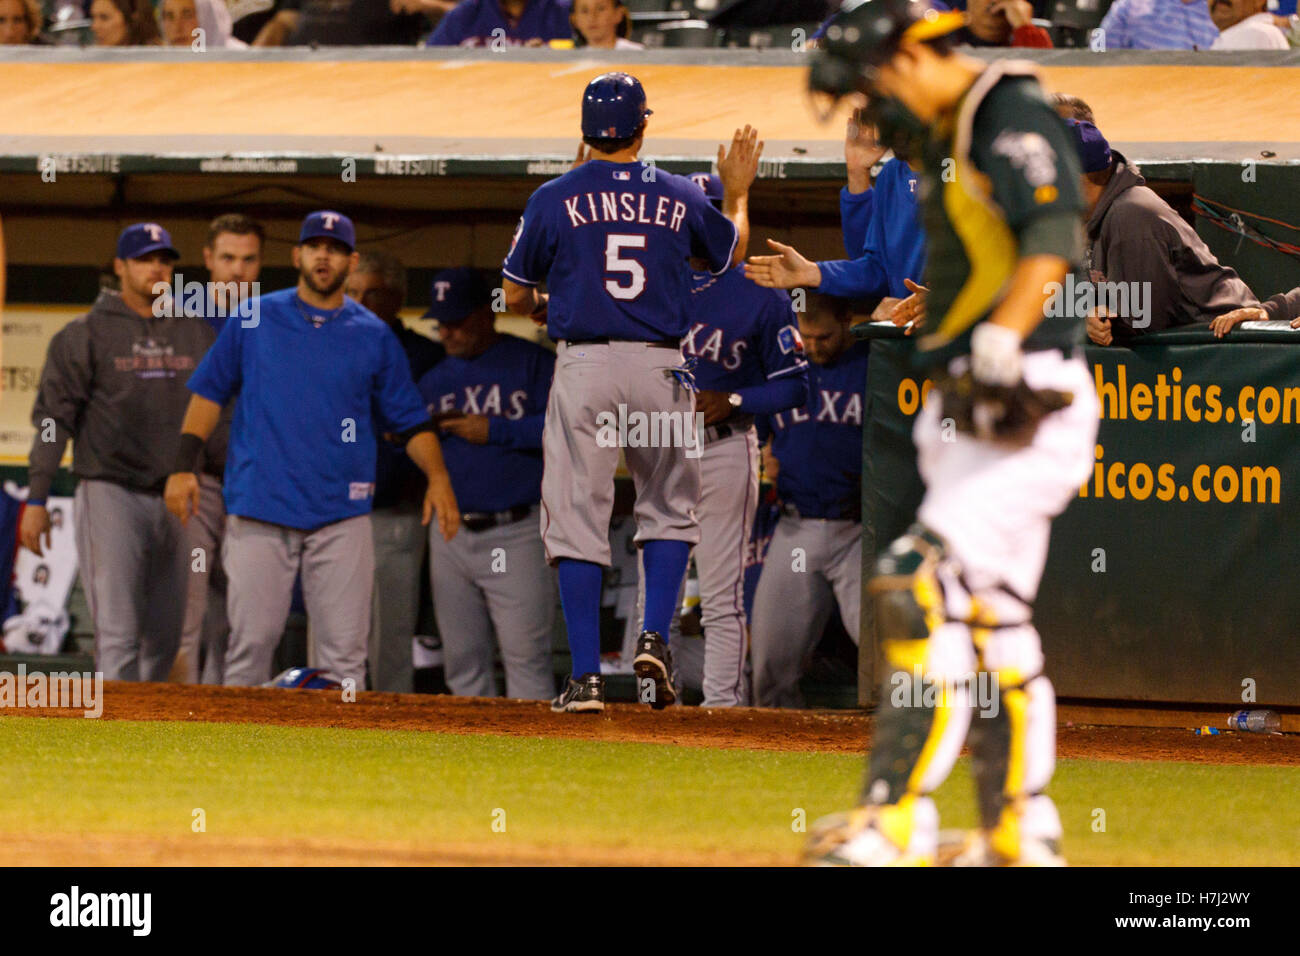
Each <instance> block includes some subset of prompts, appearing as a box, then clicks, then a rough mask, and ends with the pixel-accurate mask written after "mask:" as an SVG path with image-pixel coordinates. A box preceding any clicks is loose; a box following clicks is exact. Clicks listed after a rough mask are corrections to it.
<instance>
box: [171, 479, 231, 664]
mask: <svg viewBox="0 0 1300 956" xmlns="http://www.w3.org/2000/svg"><path fill="white" fill-rule="evenodd" d="M221 492H222V489H221V482H220V481H218V480H217V479H216V478H215V477H213V476H212V475H207V474H200V475H199V510H198V512H197V513H195V514H194V515H192V516H191V517H190V520H189V521H188V522H186V524H185V553H186V555H187V567H188V570H189V579H188V581H189V587H188V589H187V593H186V596H185V624H184V626H183V627H182V628H181V647H180V652H179V653H178V654H177V655H176V664H175V666H174V667H173V668H172V679H173V680H177V681H180V682H181V683H183V684H197V683H199V682H200V680H202V682H203V683H204V684H220V683H221V675H222V671H223V670H224V669H225V658H226V641H227V638H228V637H229V634H230V624H229V622H228V621H227V620H226V574H225V571H223V570H222V568H221V539H222V538H223V537H224V535H225V532H226V502H225V499H224V498H223V497H222V494H221ZM196 551H198V552H201V555H200V554H196ZM200 558H201V559H202V560H201V561H200ZM200 658H202V664H201V665H200ZM200 666H201V667H202V672H201V673H200Z"/></svg>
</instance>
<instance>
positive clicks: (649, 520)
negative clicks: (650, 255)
mask: <svg viewBox="0 0 1300 956" xmlns="http://www.w3.org/2000/svg"><path fill="white" fill-rule="evenodd" d="M681 364H682V353H681V350H680V349H671V348H664V347H662V346H656V345H650V344H648V343H645V342H609V343H605V344H595V345H592V344H576V345H570V344H568V343H565V342H562V343H560V346H559V348H558V350H557V352H556V362H555V379H554V382H553V383H552V385H551V395H550V399H549V400H548V401H547V404H546V427H545V429H544V430H543V432H542V454H543V456H544V459H545V462H546V470H545V471H544V473H543V474H542V541H543V543H544V544H545V546H546V556H547V558H548V559H549V560H550V561H552V562H554V561H558V560H559V559H560V558H574V559H577V560H579V561H591V562H593V563H595V564H601V565H604V566H606V567H608V566H609V564H610V557H611V556H610V550H609V518H610V513H611V512H612V510H613V507H614V472H615V471H616V470H617V469H618V459H619V452H620V451H621V452H622V453H623V456H624V458H625V460H626V462H627V470H628V471H629V472H631V473H632V483H633V485H634V486H635V488H636V505H635V506H634V508H633V514H634V516H635V517H636V527H637V531H636V542H637V544H641V543H643V542H646V541H658V540H667V541H685V542H687V543H688V544H692V545H693V544H695V543H696V542H698V541H699V540H700V528H699V525H698V524H697V523H696V519H695V514H696V508H697V507H698V506H699V502H700V442H701V441H702V439H703V436H702V435H699V434H698V432H697V431H696V419H695V417H694V412H695V394H694V393H693V392H691V391H689V390H688V389H687V388H685V387H684V386H683V385H682V384H681V382H679V381H678V379H677V378H676V377H675V376H674V375H673V369H674V368H678V367H680V366H681ZM620 425H622V426H623V427H620ZM439 627H441V625H439Z"/></svg>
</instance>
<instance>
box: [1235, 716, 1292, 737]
mask: <svg viewBox="0 0 1300 956" xmlns="http://www.w3.org/2000/svg"><path fill="white" fill-rule="evenodd" d="M1228 729H1229V730H1248V731H1250V732H1251V733H1255V734H1280V733H1281V732H1282V718H1281V717H1279V716H1278V715H1277V712H1276V711H1272V710H1239V711H1237V712H1236V713H1235V714H1233V715H1232V716H1231V717H1229V718H1228Z"/></svg>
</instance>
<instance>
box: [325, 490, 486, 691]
mask: <svg viewBox="0 0 1300 956" xmlns="http://www.w3.org/2000/svg"><path fill="white" fill-rule="evenodd" d="M420 518H421V514H420V510H419V509H418V508H412V507H410V506H403V507H394V508H376V509H375V510H374V511H372V512H371V513H370V530H371V532H372V533H373V535H374V539H375V593H374V600H373V601H372V602H371V608H370V652H369V661H370V689H371V690H385V691H395V692H397V693H402V694H409V693H411V692H412V691H413V690H414V689H415V665H414V662H413V661H412V658H411V640H412V639H413V638H414V636H415V621H416V617H417V616H418V614H419V610H420V566H421V564H423V562H424V549H425V546H426V545H425V541H426V538H425V535H426V534H427V530H426V529H425V527H424V525H423V524H421V523H420ZM433 527H437V524H436V522H435V523H434V524H433ZM462 533H463V532H462ZM314 633H315V629H314V628H313V635H314Z"/></svg>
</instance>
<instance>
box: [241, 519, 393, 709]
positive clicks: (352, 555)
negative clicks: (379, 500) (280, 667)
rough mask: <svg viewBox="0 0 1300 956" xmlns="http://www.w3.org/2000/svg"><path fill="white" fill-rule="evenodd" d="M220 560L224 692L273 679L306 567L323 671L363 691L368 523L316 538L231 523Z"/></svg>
mask: <svg viewBox="0 0 1300 956" xmlns="http://www.w3.org/2000/svg"><path fill="white" fill-rule="evenodd" d="M222 556H223V563H224V566H225V569H226V578H227V580H228V581H229V582H230V583H229V602H228V610H229V614H230V627H231V631H230V646H229V647H228V648H227V651H226V675H225V683H226V684H231V685H236V686H244V687H251V686H256V685H258V684H262V683H265V682H266V681H267V680H269V679H270V677H271V662H272V659H273V658H274V656H275V648H276V646H277V645H278V644H279V642H280V637H281V635H282V634H283V633H284V624H285V620H286V619H287V618H288V616H289V605H290V603H291V602H292V600H293V579H294V576H295V575H297V573H298V570H299V567H301V569H302V594H303V600H304V603H305V604H306V605H307V617H308V619H309V620H310V622H311V633H312V640H313V641H314V649H315V660H316V662H317V664H318V666H320V667H322V668H323V669H325V670H327V671H329V672H330V673H331V674H333V675H334V676H335V677H337V678H338V679H339V680H352V681H354V682H355V686H356V687H357V688H358V689H361V688H364V687H365V679H366V640H367V637H368V636H369V634H370V600H371V593H372V591H373V589H374V583H375V543H374V538H373V536H372V535H371V531H370V515H368V514H365V515H358V516H356V517H355V518H345V519H344V520H342V521H335V522H334V523H333V524H327V525H325V526H324V527H322V528H317V529H316V530H315V531H299V530H297V529H295V528H286V527H284V526H283V525H278V524H269V523H267V522H265V521H255V520H253V519H251V518H241V517H240V516H239V515H229V516H228V517H227V518H226V541H225V545H224V547H223V549H222Z"/></svg>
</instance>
